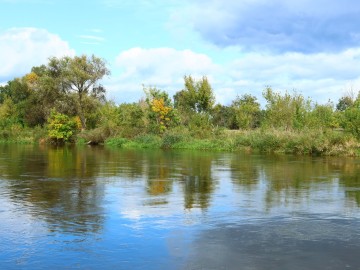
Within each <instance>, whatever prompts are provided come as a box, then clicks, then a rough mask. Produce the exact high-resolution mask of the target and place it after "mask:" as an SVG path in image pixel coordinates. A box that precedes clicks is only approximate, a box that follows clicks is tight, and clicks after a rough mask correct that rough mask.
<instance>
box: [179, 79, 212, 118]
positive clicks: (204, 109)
mask: <svg viewBox="0 0 360 270" xmlns="http://www.w3.org/2000/svg"><path fill="white" fill-rule="evenodd" d="M184 81H185V89H183V90H181V91H179V92H178V93H176V94H175V96H174V101H175V107H176V108H179V109H181V110H183V111H192V112H195V113H210V112H211V110H212V108H213V106H214V103H215V96H214V93H213V89H212V87H211V85H210V83H209V81H208V79H207V77H205V76H204V77H202V78H201V79H200V80H198V81H196V80H194V79H193V78H192V77H191V76H185V77H184Z"/></svg>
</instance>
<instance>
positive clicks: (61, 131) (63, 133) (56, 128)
mask: <svg viewBox="0 0 360 270" xmlns="http://www.w3.org/2000/svg"><path fill="white" fill-rule="evenodd" d="M47 121H48V126H47V130H48V137H49V139H50V141H51V142H53V143H56V144H62V143H64V142H68V141H70V140H72V138H73V136H74V134H75V132H76V126H77V125H76V122H75V121H74V120H73V119H70V117H69V116H67V115H65V114H62V113H58V112H56V111H55V110H53V111H52V112H51V114H50V117H49V118H48V120H47Z"/></svg>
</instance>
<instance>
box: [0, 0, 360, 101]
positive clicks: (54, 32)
mask: <svg viewBox="0 0 360 270" xmlns="http://www.w3.org/2000/svg"><path fill="white" fill-rule="evenodd" d="M0 9H1V17H0V62H1V66H0V83H5V82H6V81H8V80H10V79H12V78H14V77H17V76H22V75H24V74H26V73H27V72H29V70H30V69H31V67H32V66H36V65H41V64H45V63H46V62H47V59H48V57H50V56H57V57H61V56H63V55H75V54H77V55H81V54H95V55H96V56H99V57H102V58H104V59H105V60H106V61H107V63H108V66H109V68H110V70H111V72H112V75H111V76H110V77H109V78H106V79H105V80H104V81H103V84H104V85H105V86H106V88H107V90H108V97H109V98H110V99H113V100H115V101H116V102H133V101H137V100H138V99H140V98H141V97H142V96H143V91H142V85H143V84H144V85H151V86H157V87H159V88H161V89H163V90H166V91H168V92H169V93H170V94H171V95H173V94H175V93H176V92H177V91H179V90H181V89H182V84H183V76H184V75H193V76H195V77H200V76H202V75H206V76H208V78H209V79H210V82H211V83H212V86H213V88H214V91H215V94H216V98H217V101H218V102H221V103H223V104H229V103H230V102H231V100H233V99H234V98H235V97H236V96H237V95H242V94H244V93H251V94H253V95H255V96H257V97H258V98H259V99H260V100H261V93H262V91H263V90H264V88H265V87H266V86H272V87H273V88H274V89H275V90H277V91H286V90H288V91H293V90H296V91H297V92H300V93H302V94H303V95H304V96H309V97H311V98H312V99H314V100H315V101H318V102H320V103H325V102H326V101H327V100H329V99H331V100H333V101H334V102H336V101H337V99H338V98H339V97H341V96H342V95H344V94H346V93H348V92H349V91H355V92H357V91H358V90H359V87H360V29H359V28H358V26H359V24H360V17H359V16H358V15H359V14H360V2H357V1H355V0H343V1H338V0H327V1H325V0H318V1H310V0H298V1H287V0H272V1H270V0H242V1H232V0H207V1H205V0H192V1H190V0H183V1H180V0H167V1H165V0H164V1H161V0H153V1H147V0H132V1H130V0H124V1H116V0H88V1H75V0H73V1H70V0H63V1H58V0H0Z"/></svg>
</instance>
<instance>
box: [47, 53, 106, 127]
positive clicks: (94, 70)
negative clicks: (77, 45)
mask: <svg viewBox="0 0 360 270" xmlns="http://www.w3.org/2000/svg"><path fill="white" fill-rule="evenodd" d="M48 70H49V71H48V73H49V74H50V75H51V77H53V78H55V79H57V80H58V85H59V86H60V88H61V89H62V90H63V91H64V92H66V93H71V92H73V93H75V94H76V95H75V99H76V104H77V113H78V115H79V117H80V120H81V125H82V129H86V120H87V118H86V112H89V110H92V109H93V108H92V106H90V108H87V106H88V105H89V101H90V100H91V99H90V98H89V94H90V97H91V98H93V99H103V98H104V91H105V89H104V87H103V86H101V85H99V84H98V81H99V80H100V79H102V78H103V77H104V76H105V75H109V74H110V71H109V70H108V69H107V67H106V64H105V61H104V60H102V59H101V58H98V57H96V56H94V55H92V56H91V57H88V56H86V55H82V56H75V57H73V58H71V57H63V58H60V59H57V58H55V57H53V58H50V61H49V64H48ZM86 97H87V98H86Z"/></svg>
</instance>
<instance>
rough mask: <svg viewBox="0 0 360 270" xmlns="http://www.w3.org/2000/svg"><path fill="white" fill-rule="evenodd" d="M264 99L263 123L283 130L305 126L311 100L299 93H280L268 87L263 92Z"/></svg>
mask: <svg viewBox="0 0 360 270" xmlns="http://www.w3.org/2000/svg"><path fill="white" fill-rule="evenodd" d="M263 96H264V98H265V99H266V102H267V104H266V115H265V120H264V123H263V125H264V126H267V127H272V128H283V129H285V130H290V129H301V128H303V127H305V126H306V124H307V123H306V120H307V116H308V113H309V111H310V110H311V100H310V99H305V98H304V97H303V96H302V95H301V94H297V93H293V95H291V94H289V93H288V92H286V93H285V94H283V95H281V94H280V93H276V92H274V91H273V90H272V89H271V88H270V87H268V88H266V90H265V91H264V92H263Z"/></svg>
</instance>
